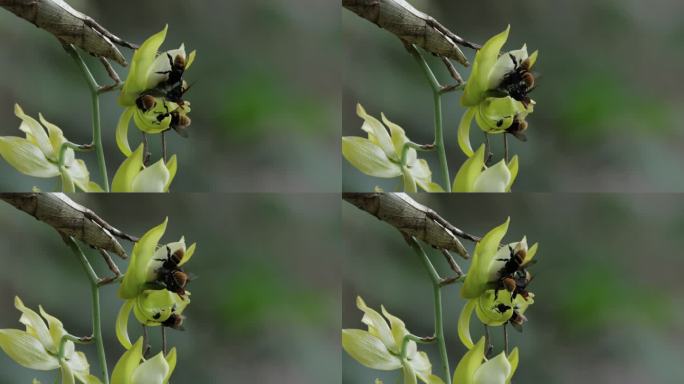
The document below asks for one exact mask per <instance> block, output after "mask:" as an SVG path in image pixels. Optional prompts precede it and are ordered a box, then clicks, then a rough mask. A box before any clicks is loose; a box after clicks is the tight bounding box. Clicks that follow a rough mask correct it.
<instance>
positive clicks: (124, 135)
mask: <svg viewBox="0 0 684 384" xmlns="http://www.w3.org/2000/svg"><path fill="white" fill-rule="evenodd" d="M135 110H136V107H135V106H132V107H128V108H126V109H124V111H123V112H122V113H121V116H120V117H119V122H118V123H117V124H116V145H117V146H118V147H119V150H120V151H121V153H123V154H124V156H126V157H129V156H131V146H130V145H129V144H128V125H129V124H130V122H131V118H133V114H134V113H135Z"/></svg>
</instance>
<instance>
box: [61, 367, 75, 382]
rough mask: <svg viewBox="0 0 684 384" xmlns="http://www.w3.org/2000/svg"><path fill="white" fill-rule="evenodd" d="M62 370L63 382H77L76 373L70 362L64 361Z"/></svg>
mask: <svg viewBox="0 0 684 384" xmlns="http://www.w3.org/2000/svg"><path fill="white" fill-rule="evenodd" d="M60 372H61V373H62V384H75V383H76V381H75V380H74V373H73V372H72V371H71V368H70V367H69V365H68V364H66V363H65V362H63V363H62V364H61V366H60Z"/></svg>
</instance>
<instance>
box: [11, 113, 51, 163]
mask: <svg viewBox="0 0 684 384" xmlns="http://www.w3.org/2000/svg"><path fill="white" fill-rule="evenodd" d="M14 115H15V116H17V117H18V118H20V119H21V125H20V126H19V129H20V130H21V131H22V132H24V133H26V139H28V140H29V141H30V142H32V143H34V144H35V145H36V146H37V147H38V148H40V150H41V152H43V154H45V156H46V157H47V158H49V159H50V160H53V161H56V160H57V154H56V153H55V151H53V149H52V143H50V138H49V137H48V135H47V132H45V128H43V126H42V125H40V123H39V122H38V121H37V120H36V119H34V118H33V117H31V116H29V115H27V114H25V113H24V110H23V109H21V107H20V106H19V104H14Z"/></svg>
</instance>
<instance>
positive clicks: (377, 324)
mask: <svg viewBox="0 0 684 384" xmlns="http://www.w3.org/2000/svg"><path fill="white" fill-rule="evenodd" d="M356 307H357V308H358V309H360V310H361V311H363V318H361V322H362V323H364V324H366V325H367V326H368V332H369V333H370V334H371V335H373V336H376V337H377V338H379V339H380V340H382V342H383V343H384V344H385V346H386V347H387V348H388V349H390V350H391V351H392V352H394V353H399V352H400V348H401V344H397V343H395V341H394V335H393V334H392V330H391V329H390V327H389V325H388V324H387V321H385V319H384V318H383V317H382V315H380V314H379V313H378V312H376V311H375V310H374V309H372V308H370V307H368V306H367V305H366V302H364V301H363V299H362V298H361V296H357V297H356ZM402 338H403V336H402Z"/></svg>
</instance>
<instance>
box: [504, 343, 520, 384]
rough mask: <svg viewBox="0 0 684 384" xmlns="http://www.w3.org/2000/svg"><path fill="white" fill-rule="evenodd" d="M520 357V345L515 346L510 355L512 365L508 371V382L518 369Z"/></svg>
mask: <svg viewBox="0 0 684 384" xmlns="http://www.w3.org/2000/svg"><path fill="white" fill-rule="evenodd" d="M519 360H520V358H519V356H518V347H515V348H513V351H512V352H511V354H510V355H508V363H509V364H510V365H511V371H510V372H509V373H508V376H507V377H506V384H510V383H511V379H512V378H513V375H514V374H515V370H516V369H518V362H519Z"/></svg>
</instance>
